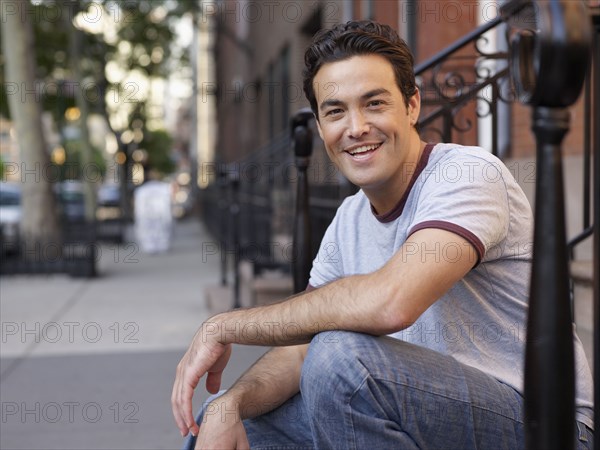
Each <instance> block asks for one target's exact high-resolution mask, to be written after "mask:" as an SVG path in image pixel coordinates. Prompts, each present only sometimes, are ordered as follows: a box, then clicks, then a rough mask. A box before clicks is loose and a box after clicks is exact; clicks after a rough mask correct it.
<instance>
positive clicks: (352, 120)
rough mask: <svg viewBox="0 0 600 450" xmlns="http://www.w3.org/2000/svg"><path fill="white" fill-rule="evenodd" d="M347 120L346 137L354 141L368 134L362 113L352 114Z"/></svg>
mask: <svg viewBox="0 0 600 450" xmlns="http://www.w3.org/2000/svg"><path fill="white" fill-rule="evenodd" d="M348 118H349V122H348V130H347V134H348V137H350V138H354V139H356V138H359V137H361V136H362V135H364V134H367V133H368V132H369V128H370V125H369V122H368V120H367V118H366V117H365V116H364V114H363V113H362V111H356V112H352V113H350V114H349V115H348Z"/></svg>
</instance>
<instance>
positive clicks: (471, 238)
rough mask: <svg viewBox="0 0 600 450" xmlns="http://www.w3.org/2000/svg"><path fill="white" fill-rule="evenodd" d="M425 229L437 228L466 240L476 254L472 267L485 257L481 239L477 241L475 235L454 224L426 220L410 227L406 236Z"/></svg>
mask: <svg viewBox="0 0 600 450" xmlns="http://www.w3.org/2000/svg"><path fill="white" fill-rule="evenodd" d="M425 228H437V229H440V230H446V231H449V232H451V233H454V234H457V235H459V236H460V237H462V238H464V239H466V240H467V241H468V242H469V243H470V244H471V245H472V246H473V247H474V248H475V251H476V252H477V262H476V263H475V264H474V266H477V265H478V264H479V263H480V262H481V261H482V260H483V257H484V255H485V246H484V245H483V242H481V239H479V238H478V237H477V236H476V235H475V234H473V233H472V232H470V231H469V230H467V229H466V228H463V227H461V226H460V225H456V224H455V223H451V222H445V221H443V220H427V221H425V222H421V223H418V224H416V225H415V226H414V227H412V228H411V229H410V231H409V232H408V236H410V235H411V234H413V233H416V232H417V231H419V230H423V229H425ZM474 266H473V267H474Z"/></svg>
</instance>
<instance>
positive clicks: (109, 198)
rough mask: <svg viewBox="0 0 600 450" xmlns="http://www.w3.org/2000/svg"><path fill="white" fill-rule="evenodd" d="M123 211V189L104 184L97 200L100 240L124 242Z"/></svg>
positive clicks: (97, 223)
mask: <svg viewBox="0 0 600 450" xmlns="http://www.w3.org/2000/svg"><path fill="white" fill-rule="evenodd" d="M122 219H123V213H122V210H121V187H120V186H119V185H118V184H108V183H106V184H103V185H102V186H100V188H99V189H98V195H97V198H96V229H97V232H98V238H99V239H101V240H105V241H112V242H117V243H121V242H123V233H124V224H123V220H122Z"/></svg>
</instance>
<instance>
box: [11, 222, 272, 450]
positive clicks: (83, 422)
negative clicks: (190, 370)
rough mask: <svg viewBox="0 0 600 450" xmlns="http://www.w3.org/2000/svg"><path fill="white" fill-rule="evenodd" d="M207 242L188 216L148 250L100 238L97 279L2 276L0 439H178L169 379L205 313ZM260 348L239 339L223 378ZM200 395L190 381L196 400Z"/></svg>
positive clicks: (151, 442)
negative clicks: (156, 248) (167, 245)
mask: <svg viewBox="0 0 600 450" xmlns="http://www.w3.org/2000/svg"><path fill="white" fill-rule="evenodd" d="M209 244H212V240H211V238H210V237H209V236H208V235H207V233H206V231H205V230H204V228H203V227H202V225H201V224H200V223H199V222H198V221H197V220H194V219H187V220H185V221H182V222H178V223H177V225H176V226H175V229H174V233H173V243H172V248H171V250H170V251H169V252H167V253H162V254H156V255H148V254H144V253H142V252H140V251H139V246H138V244H137V243H136V242H135V241H129V242H128V243H126V244H123V245H121V246H117V245H103V246H101V247H100V250H101V251H100V252H99V253H101V255H100V259H99V264H98V272H99V274H98V277H96V278H93V279H74V278H71V277H69V276H67V275H45V276H44V275H42V276H39V275H38V276H31V275H19V276H8V277H3V278H2V281H1V282H0V298H1V299H2V301H1V303H0V305H1V307H0V315H1V316H2V341H1V347H0V355H1V358H0V371H1V373H0V377H1V381H0V398H1V403H2V422H1V424H0V428H1V429H0V448H2V449H175V448H179V447H180V445H181V443H182V440H181V439H180V437H179V431H178V430H177V429H176V428H175V424H174V421H173V419H172V416H171V407H170V393H171V386H172V381H173V378H174V373H175V366H176V365H177V363H178V362H179V359H180V358H181V356H182V355H183V353H184V351H185V349H186V348H187V346H188V344H189V342H190V340H191V338H192V336H193V334H194V332H195V331H196V329H197V328H198V326H199V324H200V323H202V321H203V320H205V319H207V318H208V317H209V315H210V314H211V312H210V311H208V309H207V307H206V302H205V301H204V293H205V290H206V289H207V288H209V287H210V286H211V285H214V284H215V282H216V281H217V280H219V266H220V262H219V261H220V256H219V255H218V254H207V252H206V251H204V252H203V250H202V249H203V245H204V247H205V248H206V247H207V245H209ZM212 253H214V252H212ZM223 301H227V299H226V298H225V299H224V300H223ZM229 306H230V305H222V307H229ZM262 352H263V350H262V349H260V348H253V347H236V348H235V349H234V353H233V357H232V361H231V363H230V365H229V367H228V369H227V370H226V372H225V380H224V385H225V386H228V385H230V384H231V382H232V381H234V380H235V379H236V378H237V376H239V374H240V373H241V372H242V371H243V370H245V369H246V368H247V367H249V366H250V364H251V363H252V362H253V361H254V360H256V359H257V358H258V356H259V355H260V354H261V353H262ZM204 398H206V392H205V390H204V389H203V388H200V389H198V392H197V395H196V400H195V404H196V405H199V404H200V403H201V401H202V400H203V399H204Z"/></svg>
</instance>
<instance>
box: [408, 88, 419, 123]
mask: <svg viewBox="0 0 600 450" xmlns="http://www.w3.org/2000/svg"><path fill="white" fill-rule="evenodd" d="M420 112H421V92H420V91H419V88H415V93H414V94H413V96H412V97H411V98H409V99H408V114H409V116H410V123H411V124H412V125H414V124H416V123H417V121H418V120H419V114H420Z"/></svg>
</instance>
